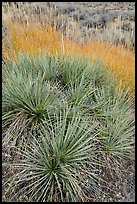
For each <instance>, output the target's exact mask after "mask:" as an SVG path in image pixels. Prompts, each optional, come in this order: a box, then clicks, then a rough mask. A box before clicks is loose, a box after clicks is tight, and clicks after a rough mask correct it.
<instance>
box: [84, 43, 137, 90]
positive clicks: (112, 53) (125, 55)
mask: <svg viewBox="0 0 137 204" xmlns="http://www.w3.org/2000/svg"><path fill="white" fill-rule="evenodd" d="M83 52H84V53H90V56H94V58H97V57H99V58H101V59H102V61H103V62H104V64H105V65H106V66H107V67H109V68H111V70H112V71H113V74H114V77H115V78H116V79H117V80H118V82H119V84H120V85H121V86H124V87H128V86H129V87H130V90H131V92H134V89H135V55H134V52H133V51H131V50H126V49H124V48H123V47H121V46H115V45H110V44H109V43H106V42H103V43H99V42H97V41H92V42H88V44H84V45H83Z"/></svg>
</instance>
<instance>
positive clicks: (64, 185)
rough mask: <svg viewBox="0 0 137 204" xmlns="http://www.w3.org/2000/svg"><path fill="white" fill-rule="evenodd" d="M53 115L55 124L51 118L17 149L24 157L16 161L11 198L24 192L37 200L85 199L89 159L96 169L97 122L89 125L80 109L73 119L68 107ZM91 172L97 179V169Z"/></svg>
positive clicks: (29, 199) (15, 198) (15, 197)
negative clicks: (95, 143)
mask: <svg viewBox="0 0 137 204" xmlns="http://www.w3.org/2000/svg"><path fill="white" fill-rule="evenodd" d="M54 117H55V120H54V121H56V122H55V123H54V125H53V123H52V119H49V120H48V121H46V122H45V124H44V125H43V127H42V128H41V130H40V131H39V133H38V134H37V135H34V134H33V135H32V133H28V137H29V138H30V137H31V141H29V142H28V140H26V142H25V144H24V146H22V147H21V148H19V149H16V152H17V153H18V154H19V155H20V158H22V159H20V160H19V161H15V162H13V166H14V168H15V169H16V171H17V174H15V175H14V176H13V178H12V179H11V178H10V181H8V182H11V183H10V186H11V188H10V191H11V194H10V195H11V202H13V201H18V200H19V198H20V196H22V195H23V196H26V197H27V198H28V201H34V202H47V201H50V202H53V201H54V202H56V201H62V202H65V201H67V202H68V201H70V202H71V201H75V202H76V201H84V200H85V199H86V195H85V193H84V188H86V186H84V183H83V185H82V182H84V180H83V179H84V177H85V175H84V168H85V169H86V164H88V163H89V164H88V165H90V166H92V165H93V169H94V162H93V164H92V161H94V159H93V158H92V155H93V152H94V151H95V146H94V139H95V137H96V136H97V134H98V133H97V131H94V130H95V128H96V126H97V124H96V123H94V124H93V125H92V126H90V127H89V125H88V124H87V123H86V122H85V121H83V119H82V117H81V115H80V113H78V112H74V113H73V115H72V117H71V119H70V118H69V117H70V115H69V109H67V111H64V112H63V113H62V112H60V114H55V115H54ZM68 118H69V121H68ZM48 124H49V125H48ZM46 125H48V128H46ZM90 158H91V159H90ZM11 165H12V164H11ZM88 173H89V175H90V176H91V175H92V173H93V180H94V179H95V178H94V177H95V176H94V171H93V172H92V169H90V170H89V172H88ZM4 185H6V183H5V184H4ZM21 186H22V187H21ZM7 193H9V192H7ZM12 194H13V195H12Z"/></svg>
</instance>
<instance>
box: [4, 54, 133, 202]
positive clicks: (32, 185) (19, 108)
mask: <svg viewBox="0 0 137 204" xmlns="http://www.w3.org/2000/svg"><path fill="white" fill-rule="evenodd" d="M110 76H111V72H109V71H108V69H107V68H106V67H105V66H104V65H102V64H101V62H100V61H96V62H91V60H90V58H86V59H85V58H84V57H83V58H80V57H79V58H75V57H70V56H67V57H66V56H62V55H58V56H56V55H44V53H43V54H40V55H39V56H38V58H35V57H32V56H27V55H26V56H24V57H22V55H20V56H19V58H17V60H16V62H13V61H12V62H10V63H6V64H4V65H3V97H2V100H3V101H2V113H3V121H2V125H3V148H6V145H7V143H8V145H9V146H10V147H11V148H13V149H14V150H15V152H14V153H15V154H13V155H18V158H15V156H12V157H13V159H12V162H10V163H9V161H8V164H7V163H6V165H7V166H8V165H10V166H13V169H14V175H13V177H10V178H9V180H8V181H7V182H6V183H5V184H4V185H5V187H4V196H5V199H6V200H10V201H19V200H20V198H21V197H22V195H25V197H26V198H27V200H28V201H34V202H37V201H41V202H45V201H54V202H55V201H64V202H66V201H87V200H88V201H89V200H92V196H94V194H95V189H96V188H97V186H96V184H95V183H100V187H99V188H98V189H99V191H100V192H101V193H102V195H103V194H105V193H106V191H105V190H104V188H103V185H105V186H106V182H108V181H107V179H106V180H105V179H103V178H102V176H101V175H100V173H99V171H100V169H101V170H102V171H104V169H105V172H109V170H110V171H111V170H113V169H115V167H114V165H113V162H112V161H115V162H117V163H119V161H121V160H122V161H124V160H126V159H127V158H128V157H129V158H130V154H131V152H132V150H133V148H134V112H133V105H134V104H133V102H132V99H129V98H128V97H127V93H125V95H123V93H122V92H120V91H119V89H118V88H116V82H115V81H114V80H113V78H111V77H110ZM92 181H93V182H92ZM101 182H103V185H101ZM7 185H10V186H11V188H10V189H12V190H11V192H9V189H8V187H7ZM22 186H23V187H22ZM91 188H92V192H91V190H90V189H91ZM106 188H107V186H106ZM87 192H88V193H87ZM113 193H114V192H113ZM87 194H88V195H87ZM6 197H7V198H6Z"/></svg>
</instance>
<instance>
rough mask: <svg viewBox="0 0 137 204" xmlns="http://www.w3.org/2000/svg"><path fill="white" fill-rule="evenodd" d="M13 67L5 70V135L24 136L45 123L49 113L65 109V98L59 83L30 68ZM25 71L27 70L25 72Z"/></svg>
mask: <svg viewBox="0 0 137 204" xmlns="http://www.w3.org/2000/svg"><path fill="white" fill-rule="evenodd" d="M25 65H26V61H25V63H24V67H18V66H14V67H12V69H11V70H10V71H6V76H5V77H4V80H3V91H2V98H3V101H2V111H3V113H2V114H3V133H4V134H8V133H9V132H10V134H11V135H12V133H13V132H14V131H16V132H17V133H19V134H21V132H22V131H23V130H24V129H27V128H28V129H31V127H32V126H35V128H39V126H40V124H41V123H43V120H45V117H46V112H47V111H51V114H52V113H54V111H56V110H59V109H60V108H62V107H63V104H64V96H63V93H62V91H61V90H60V89H58V87H57V86H56V84H53V83H52V84H51V83H50V82H49V81H46V80H45V77H44V75H43V76H42V73H41V72H40V71H39V72H38V71H37V77H36V70H35V69H34V68H33V66H32V65H31V66H32V67H31V69H30V68H29V69H28V70H27V68H28V67H27V66H26V67H25ZM23 68H24V69H23Z"/></svg>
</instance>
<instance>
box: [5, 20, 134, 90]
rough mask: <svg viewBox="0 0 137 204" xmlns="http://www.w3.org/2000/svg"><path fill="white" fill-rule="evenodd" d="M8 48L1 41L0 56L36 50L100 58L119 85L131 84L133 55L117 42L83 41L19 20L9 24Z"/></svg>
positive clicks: (30, 52) (32, 52)
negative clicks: (1, 52) (115, 43)
mask: <svg viewBox="0 0 137 204" xmlns="http://www.w3.org/2000/svg"><path fill="white" fill-rule="evenodd" d="M9 33H10V34H9V42H10V44H9V45H8V48H6V46H5V42H4V41H3V44H2V45H3V58H4V59H8V58H15V57H16V56H17V55H18V53H19V52H23V53H28V54H33V55H38V53H39V51H41V50H45V51H46V52H47V53H54V54H57V53H61V54H66V55H73V56H74V55H76V56H77V55H84V56H87V55H88V56H90V57H92V59H96V58H101V59H102V61H103V62H104V64H105V65H106V66H107V67H109V68H111V69H112V71H113V74H114V77H115V78H116V79H117V81H118V83H119V85H120V86H122V87H127V86H129V87H130V90H131V92H132V93H134V88H135V71H134V70H135V57H134V53H133V52H132V51H129V50H125V49H124V48H122V47H120V46H117V47H116V46H114V45H110V44H108V43H105V42H104V43H99V42H97V41H91V42H88V43H85V44H83V45H79V44H78V43H76V42H72V41H70V40H68V39H66V38H65V37H64V36H63V35H62V33H61V32H56V31H55V30H53V29H52V28H51V27H42V26H41V25H40V24H36V23H30V24H29V25H28V26H26V25H23V24H22V25H21V24H19V23H16V24H15V23H14V24H13V23H10V24H9Z"/></svg>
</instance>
